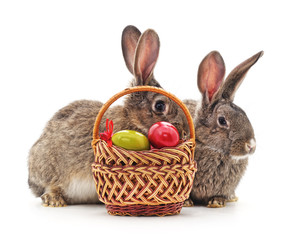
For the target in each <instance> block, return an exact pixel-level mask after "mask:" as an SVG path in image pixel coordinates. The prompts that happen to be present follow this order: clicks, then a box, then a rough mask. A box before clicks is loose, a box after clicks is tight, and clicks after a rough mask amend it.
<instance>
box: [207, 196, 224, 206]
mask: <svg viewBox="0 0 290 240" xmlns="http://www.w3.org/2000/svg"><path fill="white" fill-rule="evenodd" d="M225 206H226V199H225V198H223V197H213V198H212V199H211V200H209V202H208V204H207V207H208V208H222V207H225Z"/></svg>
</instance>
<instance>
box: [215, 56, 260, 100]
mask: <svg viewBox="0 0 290 240" xmlns="http://www.w3.org/2000/svg"><path fill="white" fill-rule="evenodd" d="M263 53H264V52H263V51H261V52H258V53H257V54H255V55H254V56H252V57H250V58H249V59H247V60H246V61H244V62H242V63H241V64H240V65H238V66H237V67H236V68H234V70H232V71H231V73H230V74H229V76H228V77H227V78H226V80H225V82H224V84H223V86H222V87H221V90H220V92H221V93H220V94H219V95H220V98H223V99H226V100H229V101H233V100H234V96H235V92H236V91H237V89H238V88H239V86H240V84H241V83H242V81H243V80H244V78H245V76H246V74H247V72H248V71H249V69H250V68H251V67H252V66H253V65H254V64H255V63H256V62H257V61H258V59H259V58H260V57H262V56H263Z"/></svg>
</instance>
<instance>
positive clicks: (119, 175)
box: [92, 86, 196, 216]
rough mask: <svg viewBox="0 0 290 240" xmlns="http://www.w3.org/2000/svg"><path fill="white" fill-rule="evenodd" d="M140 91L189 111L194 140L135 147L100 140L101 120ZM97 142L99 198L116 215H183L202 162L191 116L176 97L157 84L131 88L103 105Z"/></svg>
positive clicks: (95, 168)
mask: <svg viewBox="0 0 290 240" xmlns="http://www.w3.org/2000/svg"><path fill="white" fill-rule="evenodd" d="M139 91H152V92H156V93H160V94H163V95H165V96H167V97H169V98H171V99H172V100H173V101H175V102H176V103H177V104H178V105H179V106H180V107H181V108H182V110H183V111H184V113H185V116H186V118H187V121H188V124H189V128H190V139H189V140H187V141H185V142H181V143H180V144H178V145H177V146H176V147H165V148H161V149H153V150H146V151H129V150H126V149H123V148H120V147H117V146H114V145H113V146H112V147H109V146H108V145H107V143H106V141H103V140H101V139H100V136H99V124H100V122H101V120H102V117H103V115H104V113H105V112H106V110H107V109H108V108H109V106H110V105H111V104H112V103H113V102H115V101H116V100H117V99H118V98H120V97H122V96H124V95H126V94H130V93H133V92H139ZM92 146H93V149H94V153H95V162H94V163H93V164H92V171H93V175H94V180H95V184H96V190H97V193H98V196H99V199H100V200H101V201H102V202H104V203H105V204H106V208H107V211H108V213H109V214H111V215H131V216H140V215H144V216H152V215H158V216H164V215H174V214H178V213H180V210H181V208H182V205H183V202H184V201H185V200H186V199H188V197H189V194H190V192H191V189H192V185H193V179H194V174H195V172H196V163H195V162H194V160H193V159H194V149H195V136H194V126H193V122H192V118H191V115H190V113H189V111H188V109H187V108H186V106H185V105H184V104H183V103H182V102H181V101H180V100H179V99H178V98H176V97H175V96H174V95H172V94H170V93H168V92H166V91H164V90H162V89H160V88H156V87H150V86H138V87H132V88H127V89H125V90H123V91H122V92H120V93H118V94H116V95H114V96H113V97H112V98H110V99H109V100H108V102H107V103H105V104H104V105H103V107H102V108H101V110H100V112H99V114H98V116H97V118H96V122H95V126H94V133H93V141H92Z"/></svg>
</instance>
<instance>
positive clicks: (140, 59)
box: [134, 29, 160, 85]
mask: <svg viewBox="0 0 290 240" xmlns="http://www.w3.org/2000/svg"><path fill="white" fill-rule="evenodd" d="M159 48H160V42H159V37H158V35H157V33H156V32H155V31H154V30H152V29H148V30H146V31H145V32H144V33H143V34H142V35H141V37H140V39H139V42H138V44H137V48H136V53H135V59H134V76H135V78H136V81H137V84H138V85H148V83H149V81H150V80H151V77H152V73H153V69H154V67H155V64H156V62H157V59H158V55H159Z"/></svg>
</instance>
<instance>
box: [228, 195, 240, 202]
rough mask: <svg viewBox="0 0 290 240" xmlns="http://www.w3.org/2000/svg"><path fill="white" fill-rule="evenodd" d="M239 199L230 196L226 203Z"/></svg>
mask: <svg viewBox="0 0 290 240" xmlns="http://www.w3.org/2000/svg"><path fill="white" fill-rule="evenodd" d="M238 200H239V198H238V197H237V196H236V195H232V196H230V197H229V198H227V200H226V201H227V202H237V201H238Z"/></svg>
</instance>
